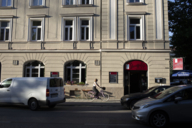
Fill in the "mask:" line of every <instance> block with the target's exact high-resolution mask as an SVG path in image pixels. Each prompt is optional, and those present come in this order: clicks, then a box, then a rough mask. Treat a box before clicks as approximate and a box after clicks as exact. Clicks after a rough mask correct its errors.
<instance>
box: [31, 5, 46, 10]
mask: <svg viewBox="0 0 192 128" xmlns="http://www.w3.org/2000/svg"><path fill="white" fill-rule="evenodd" d="M29 8H31V9H33V8H45V6H44V5H40V6H29Z"/></svg>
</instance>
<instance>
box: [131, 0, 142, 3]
mask: <svg viewBox="0 0 192 128" xmlns="http://www.w3.org/2000/svg"><path fill="white" fill-rule="evenodd" d="M135 2H140V0H129V3H135Z"/></svg>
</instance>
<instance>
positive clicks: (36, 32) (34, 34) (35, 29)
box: [31, 21, 41, 41]
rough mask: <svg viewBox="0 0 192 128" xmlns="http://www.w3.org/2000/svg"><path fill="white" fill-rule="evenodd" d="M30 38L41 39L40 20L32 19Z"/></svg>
mask: <svg viewBox="0 0 192 128" xmlns="http://www.w3.org/2000/svg"><path fill="white" fill-rule="evenodd" d="M31 40H33V41H36V40H41V21H32V29H31Z"/></svg>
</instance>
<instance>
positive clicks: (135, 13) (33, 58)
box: [0, 0, 170, 99]
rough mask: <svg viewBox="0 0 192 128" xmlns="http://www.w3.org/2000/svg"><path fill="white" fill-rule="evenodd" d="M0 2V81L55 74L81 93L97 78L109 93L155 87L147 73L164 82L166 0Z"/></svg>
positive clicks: (166, 80)
mask: <svg viewBox="0 0 192 128" xmlns="http://www.w3.org/2000/svg"><path fill="white" fill-rule="evenodd" d="M0 4H1V5H0V81H2V80H4V79H6V78H10V77H50V76H51V75H52V76H54V75H56V76H57V75H58V76H59V77H61V78H63V79H64V82H65V91H66V95H67V96H69V97H73V95H75V90H79V95H80V96H81V97H84V96H85V95H84V92H83V91H82V90H86V89H91V88H92V85H93V82H94V80H95V79H96V78H97V79H98V80H99V81H98V84H99V85H101V86H105V87H106V91H107V92H108V93H109V94H110V99H119V98H120V97H121V96H123V95H124V94H128V93H132V92H140V91H143V90H145V89H147V88H149V87H152V86H155V85H157V84H156V83H155V78H159V77H161V78H164V83H163V84H170V78H169V74H170V70H169V59H170V56H169V52H170V50H169V34H168V31H169V30H168V3H167V0H0ZM71 81H72V82H71ZM71 84H72V85H71ZM77 84H80V85H77Z"/></svg>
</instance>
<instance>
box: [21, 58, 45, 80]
mask: <svg viewBox="0 0 192 128" xmlns="http://www.w3.org/2000/svg"><path fill="white" fill-rule="evenodd" d="M24 71H25V73H24V76H25V77H44V72H45V66H44V64H43V63H42V62H39V61H30V62H28V63H26V64H25V67H24Z"/></svg>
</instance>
